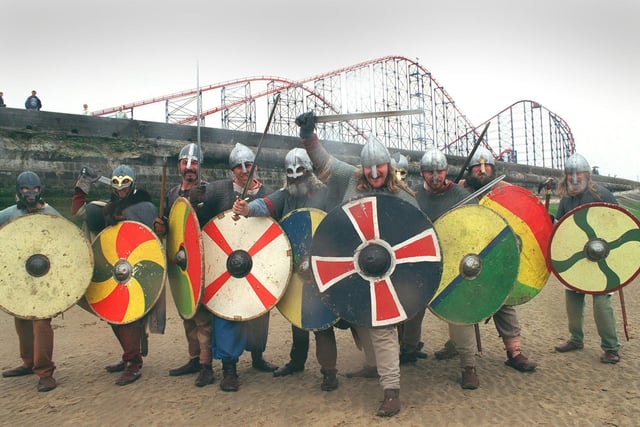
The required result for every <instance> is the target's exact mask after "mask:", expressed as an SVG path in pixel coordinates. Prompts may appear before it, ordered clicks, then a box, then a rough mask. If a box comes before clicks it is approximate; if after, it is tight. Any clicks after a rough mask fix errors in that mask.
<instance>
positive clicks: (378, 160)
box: [360, 135, 391, 178]
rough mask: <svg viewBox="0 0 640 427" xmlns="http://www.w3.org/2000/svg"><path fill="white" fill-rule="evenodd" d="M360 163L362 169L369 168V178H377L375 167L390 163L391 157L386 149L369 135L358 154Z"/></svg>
mask: <svg viewBox="0 0 640 427" xmlns="http://www.w3.org/2000/svg"><path fill="white" fill-rule="evenodd" d="M360 163H361V164H362V167H363V168H371V176H372V177H373V178H377V177H378V170H377V168H376V165H381V164H384V163H391V155H389V150H387V147H385V146H384V145H382V142H380V140H378V138H376V137H375V136H373V135H371V136H370V137H369V139H368V140H367V143H366V144H364V147H362V151H361V152H360Z"/></svg>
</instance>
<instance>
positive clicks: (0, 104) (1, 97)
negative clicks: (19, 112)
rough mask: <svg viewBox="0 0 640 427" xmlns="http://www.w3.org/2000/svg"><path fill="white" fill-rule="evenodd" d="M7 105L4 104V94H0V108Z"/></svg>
mask: <svg viewBox="0 0 640 427" xmlns="http://www.w3.org/2000/svg"><path fill="white" fill-rule="evenodd" d="M6 106H7V104H5V103H4V92H0V107H6Z"/></svg>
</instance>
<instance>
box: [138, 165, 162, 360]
mask: <svg viewBox="0 0 640 427" xmlns="http://www.w3.org/2000/svg"><path fill="white" fill-rule="evenodd" d="M163 160H164V163H163V165H162V177H161V178H160V206H159V208H158V212H159V213H158V215H159V216H160V218H164V210H165V197H166V196H165V194H166V188H165V187H166V183H167V156H164V158H163ZM165 289H166V286H164V284H163V286H162V291H161V292H160V297H159V298H158V301H157V302H156V304H155V305H154V306H153V308H152V309H151V311H150V312H149V321H148V322H147V323H148V327H149V330H150V331H151V332H152V333H154V334H164V330H165V328H166V325H167V299H166V292H165ZM145 329H146V328H145ZM142 335H143V338H142V345H143V347H145V349H144V350H145V351H143V355H144V354H145V353H146V348H148V343H147V340H148V335H147V332H146V331H145V333H144V334H142Z"/></svg>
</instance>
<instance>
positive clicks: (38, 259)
mask: <svg viewBox="0 0 640 427" xmlns="http://www.w3.org/2000/svg"><path fill="white" fill-rule="evenodd" d="M0 242H1V243H0V263H1V264H0V308H2V309H3V310H4V311H6V312H7V313H9V314H11V315H14V316H16V317H21V318H24V319H48V318H50V317H54V316H56V315H58V314H60V313H62V312H63V311H65V310H68V309H69V308H71V307H72V306H73V305H74V304H76V303H77V302H78V301H79V300H80V299H81V298H82V296H83V295H84V293H85V291H86V290H87V288H88V286H89V283H91V275H92V272H93V253H92V251H91V244H90V243H89V241H88V240H87V239H86V238H85V236H84V234H83V233H82V230H81V229H80V228H78V227H77V226H76V225H75V224H73V223H72V222H71V221H69V220H67V219H65V218H63V217H60V216H55V215H49V214H32V215H24V216H20V217H18V218H15V219H13V220H11V221H9V222H7V223H6V224H4V226H3V227H2V228H0Z"/></svg>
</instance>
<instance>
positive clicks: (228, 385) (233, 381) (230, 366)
mask: <svg viewBox="0 0 640 427" xmlns="http://www.w3.org/2000/svg"><path fill="white" fill-rule="evenodd" d="M239 387H240V382H239V381H238V373H237V372H236V364H235V363H233V362H231V363H224V362H223V363H222V381H220V389H222V391H238V388H239Z"/></svg>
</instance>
